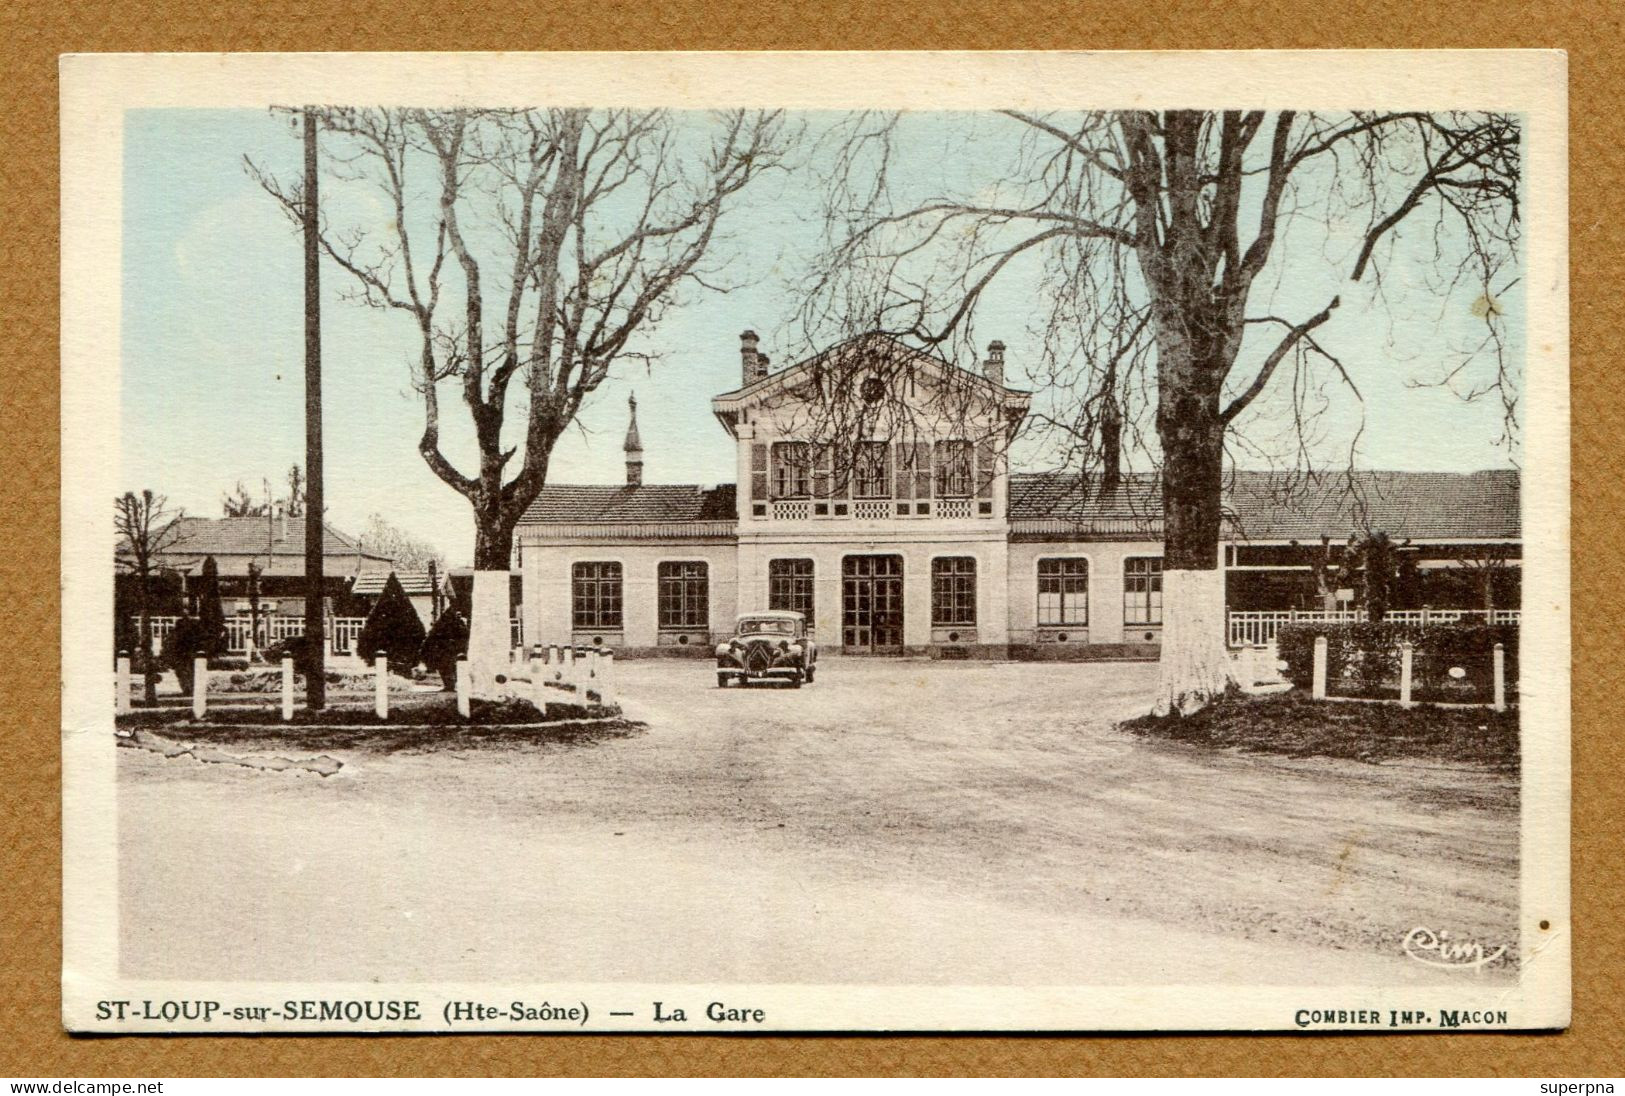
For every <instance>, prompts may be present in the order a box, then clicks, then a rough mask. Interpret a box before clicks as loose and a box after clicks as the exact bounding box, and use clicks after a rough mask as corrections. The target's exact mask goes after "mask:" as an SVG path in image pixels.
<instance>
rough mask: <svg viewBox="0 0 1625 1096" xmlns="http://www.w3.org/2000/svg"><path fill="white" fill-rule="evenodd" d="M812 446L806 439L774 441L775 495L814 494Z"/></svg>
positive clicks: (799, 497)
mask: <svg viewBox="0 0 1625 1096" xmlns="http://www.w3.org/2000/svg"><path fill="white" fill-rule="evenodd" d="M812 479H813V467H812V447H811V446H810V445H808V444H807V443H806V442H804V441H777V442H774V443H773V497H774V498H776V499H804V498H807V497H808V496H810V495H811V494H812Z"/></svg>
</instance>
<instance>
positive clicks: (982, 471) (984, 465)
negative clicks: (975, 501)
mask: <svg viewBox="0 0 1625 1096" xmlns="http://www.w3.org/2000/svg"><path fill="white" fill-rule="evenodd" d="M997 472H998V462H997V461H996V460H995V459H994V455H993V443H992V442H991V441H985V440H984V441H979V442H977V443H976V467H975V469H974V470H973V471H972V475H974V476H975V477H976V497H977V498H979V499H990V498H992V497H993V477H994V475H995V474H996V473H997Z"/></svg>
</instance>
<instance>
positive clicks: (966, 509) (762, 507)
mask: <svg viewBox="0 0 1625 1096" xmlns="http://www.w3.org/2000/svg"><path fill="white" fill-rule="evenodd" d="M751 515H752V516H753V517H755V518H758V519H762V518H766V519H768V520H770V521H888V520H894V519H897V520H907V521H931V520H933V519H936V520H940V521H962V520H967V519H971V518H989V519H990V518H992V517H993V502H992V500H991V499H972V498H939V499H896V498H884V499H805V498H802V499H774V500H773V501H772V502H758V503H754V504H753V505H752V507H751Z"/></svg>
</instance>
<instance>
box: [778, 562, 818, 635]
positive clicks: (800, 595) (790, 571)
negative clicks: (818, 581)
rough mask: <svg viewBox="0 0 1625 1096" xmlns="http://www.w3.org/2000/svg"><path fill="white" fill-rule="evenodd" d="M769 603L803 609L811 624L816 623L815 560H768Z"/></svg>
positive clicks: (799, 611) (794, 611)
mask: <svg viewBox="0 0 1625 1096" xmlns="http://www.w3.org/2000/svg"><path fill="white" fill-rule="evenodd" d="M767 607H768V608H769V609H784V610H787V611H789V612H792V613H800V614H801V616H802V618H803V619H804V620H806V622H807V627H808V628H811V627H812V624H813V561H812V560H810V559H770V560H768V561H767Z"/></svg>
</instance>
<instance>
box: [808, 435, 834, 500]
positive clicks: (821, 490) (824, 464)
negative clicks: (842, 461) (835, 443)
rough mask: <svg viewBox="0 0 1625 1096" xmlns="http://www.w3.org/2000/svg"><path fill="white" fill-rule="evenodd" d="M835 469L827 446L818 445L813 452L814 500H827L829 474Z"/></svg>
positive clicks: (832, 453) (831, 453) (831, 452)
mask: <svg viewBox="0 0 1625 1096" xmlns="http://www.w3.org/2000/svg"><path fill="white" fill-rule="evenodd" d="M834 467H835V454H834V452H833V451H831V449H830V447H829V446H828V445H825V444H822V443H820V444H819V445H817V446H816V447H815V448H814V451H813V482H812V493H813V498H815V499H827V498H829V481H830V473H831V472H832V471H833V470H834Z"/></svg>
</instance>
